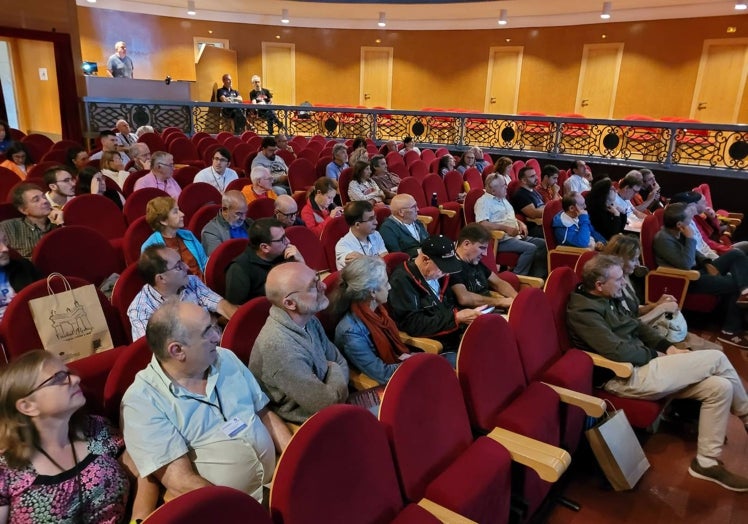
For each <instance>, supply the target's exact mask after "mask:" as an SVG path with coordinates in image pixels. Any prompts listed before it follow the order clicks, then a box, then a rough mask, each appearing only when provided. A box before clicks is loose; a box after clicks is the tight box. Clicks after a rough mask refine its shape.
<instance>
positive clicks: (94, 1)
mask: <svg viewBox="0 0 748 524" xmlns="http://www.w3.org/2000/svg"><path fill="white" fill-rule="evenodd" d="M88 3H89V4H95V3H96V0H88ZM735 9H737V7H736V8H735Z"/></svg>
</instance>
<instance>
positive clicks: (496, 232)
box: [491, 229, 506, 240]
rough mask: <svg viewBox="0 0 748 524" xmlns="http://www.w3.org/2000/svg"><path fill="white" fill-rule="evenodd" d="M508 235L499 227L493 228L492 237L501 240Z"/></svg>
mask: <svg viewBox="0 0 748 524" xmlns="http://www.w3.org/2000/svg"><path fill="white" fill-rule="evenodd" d="M505 236H506V233H505V232H504V231H501V230H499V229H492V230H491V237H493V239H494V240H501V239H503V238H504V237H505Z"/></svg>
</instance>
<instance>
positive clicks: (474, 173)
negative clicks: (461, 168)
mask: <svg viewBox="0 0 748 524" xmlns="http://www.w3.org/2000/svg"><path fill="white" fill-rule="evenodd" d="M463 178H464V179H465V182H467V184H468V186H469V187H470V189H471V190H472V189H483V177H482V176H481V174H480V171H478V169H477V168H475V167H471V168H468V169H466V170H465V173H463Z"/></svg>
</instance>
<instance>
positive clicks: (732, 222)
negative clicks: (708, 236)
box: [717, 216, 743, 226]
mask: <svg viewBox="0 0 748 524" xmlns="http://www.w3.org/2000/svg"><path fill="white" fill-rule="evenodd" d="M717 218H718V219H719V221H720V222H722V223H723V224H730V225H731V226H739V225H740V224H741V222H743V220H742V219H740V218H737V217H732V216H727V217H726V216H718V217H717Z"/></svg>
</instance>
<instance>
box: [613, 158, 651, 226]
mask: <svg viewBox="0 0 748 524" xmlns="http://www.w3.org/2000/svg"><path fill="white" fill-rule="evenodd" d="M642 183H643V180H642V174H641V173H640V172H639V171H637V170H635V169H633V170H631V171H629V172H628V173H626V176H625V177H623V178H622V179H621V180H619V181H618V191H617V192H616V201H615V204H616V207H618V209H623V210H624V212H625V213H626V217H627V220H629V221H630V220H634V221H641V220H644V217H645V216H647V215H646V213H642V212H641V211H638V210H637V209H636V208H635V207H634V206H633V204H632V203H631V199H632V198H634V195H635V194H637V193H638V192H639V191H640V190H641V188H642Z"/></svg>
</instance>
